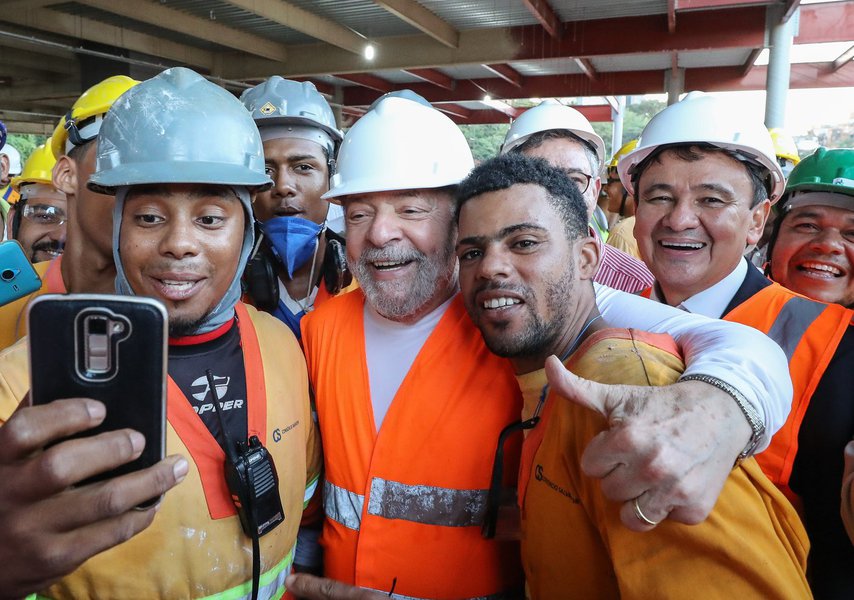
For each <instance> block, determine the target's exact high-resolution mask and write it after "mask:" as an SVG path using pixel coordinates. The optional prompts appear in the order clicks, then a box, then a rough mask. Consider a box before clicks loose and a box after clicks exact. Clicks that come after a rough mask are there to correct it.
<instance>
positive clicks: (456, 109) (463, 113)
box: [434, 102, 477, 120]
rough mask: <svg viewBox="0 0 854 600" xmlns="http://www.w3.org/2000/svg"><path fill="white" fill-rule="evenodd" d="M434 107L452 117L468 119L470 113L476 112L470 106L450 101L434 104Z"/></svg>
mask: <svg viewBox="0 0 854 600" xmlns="http://www.w3.org/2000/svg"><path fill="white" fill-rule="evenodd" d="M434 108H437V109H439V110H441V111H442V112H443V113H446V114H448V115H450V116H452V117H459V118H460V119H463V120H465V119H468V118H469V117H470V116H471V115H472V113H474V112H477V111H474V110H471V109H470V108H465V107H464V106H460V105H459V104H451V103H447V102H446V103H442V104H436V105H435V106H434Z"/></svg>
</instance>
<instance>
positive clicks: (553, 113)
mask: <svg viewBox="0 0 854 600" xmlns="http://www.w3.org/2000/svg"><path fill="white" fill-rule="evenodd" d="M507 152H521V153H522V154H526V155H528V156H535V157H539V158H543V159H545V160H546V161H547V162H549V163H551V164H552V165H553V166H555V167H558V168H560V169H563V170H564V171H565V172H566V173H567V175H569V177H570V179H572V181H573V182H574V183H575V185H576V187H578V189H579V191H580V192H581V193H582V195H583V196H584V202H585V203H586V204H587V217H588V219H589V220H590V223H591V228H590V231H591V232H592V234H593V236H594V237H595V238H596V239H597V240H598V241H599V245H600V248H599V253H600V254H601V256H602V261H601V263H600V265H599V271H598V272H597V273H596V279H595V281H596V283H600V284H602V285H607V286H610V287H612V288H615V289H618V290H622V291H624V292H637V291H640V290H642V289H644V288H645V287H648V286H650V285H652V281H653V277H652V274H651V273H650V272H649V269H647V268H646V266H645V265H644V264H643V262H641V261H640V260H638V259H637V258H635V257H634V256H631V255H629V254H626V253H625V252H623V251H622V250H618V249H617V248H615V247H613V246H606V245H605V240H603V239H602V237H603V236H602V230H601V228H599V227H598V226H596V224H595V221H594V211H595V210H596V208H597V206H596V201H597V199H598V198H599V192H600V190H601V189H602V180H601V178H600V176H599V173H600V171H601V170H602V165H603V164H604V161H605V142H603V141H602V138H601V137H599V135H598V134H597V133H596V132H595V131H593V126H592V125H591V124H590V121H588V120H587V118H586V117H585V116H584V115H582V114H581V113H580V112H578V111H577V110H575V109H574V108H571V107H569V106H564V105H563V104H561V103H559V102H556V101H554V100H547V101H545V102H543V103H541V104H539V105H538V106H535V107H534V108H529V109H528V110H526V111H525V112H524V113H522V115H521V116H520V117H519V118H518V119H516V120H515V121H513V124H512V125H511V126H510V130H509V131H508V132H507V136H506V137H505V138H504V145H503V146H502V147H501V153H502V154H505V153H507Z"/></svg>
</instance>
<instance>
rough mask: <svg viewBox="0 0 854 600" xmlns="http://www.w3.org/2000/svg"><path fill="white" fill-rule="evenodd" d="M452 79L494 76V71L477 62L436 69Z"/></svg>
mask: <svg viewBox="0 0 854 600" xmlns="http://www.w3.org/2000/svg"><path fill="white" fill-rule="evenodd" d="M437 70H438V71H441V72H442V73H445V74H446V75H450V76H451V77H453V78H454V79H482V78H484V77H495V73H493V72H492V71H490V70H489V69H486V68H485V67H483V66H482V65H479V64H469V65H454V66H449V67H442V68H441V69H437Z"/></svg>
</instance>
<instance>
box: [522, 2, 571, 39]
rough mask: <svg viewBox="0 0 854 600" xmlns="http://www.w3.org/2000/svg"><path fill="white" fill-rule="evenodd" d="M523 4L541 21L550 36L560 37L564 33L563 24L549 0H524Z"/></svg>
mask: <svg viewBox="0 0 854 600" xmlns="http://www.w3.org/2000/svg"><path fill="white" fill-rule="evenodd" d="M522 4H524V5H525V7H526V8H527V9H528V10H529V11H531V14H532V15H534V17H535V18H536V19H537V21H539V22H540V25H542V26H543V29H545V30H546V31H547V32H548V34H549V35H550V36H552V37H553V38H559V37H560V36H561V33H562V29H563V24H562V23H561V22H560V18H559V17H558V16H557V13H555V11H554V9H553V8H552V7H551V5H550V4H549V3H548V0H522Z"/></svg>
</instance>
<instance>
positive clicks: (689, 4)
mask: <svg viewBox="0 0 854 600" xmlns="http://www.w3.org/2000/svg"><path fill="white" fill-rule="evenodd" d="M777 2H778V0H676V10H678V11H679V12H682V11H686V10H706V9H709V8H732V7H733V6H745V5H756V4H765V5H768V4H776V3H777Z"/></svg>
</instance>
